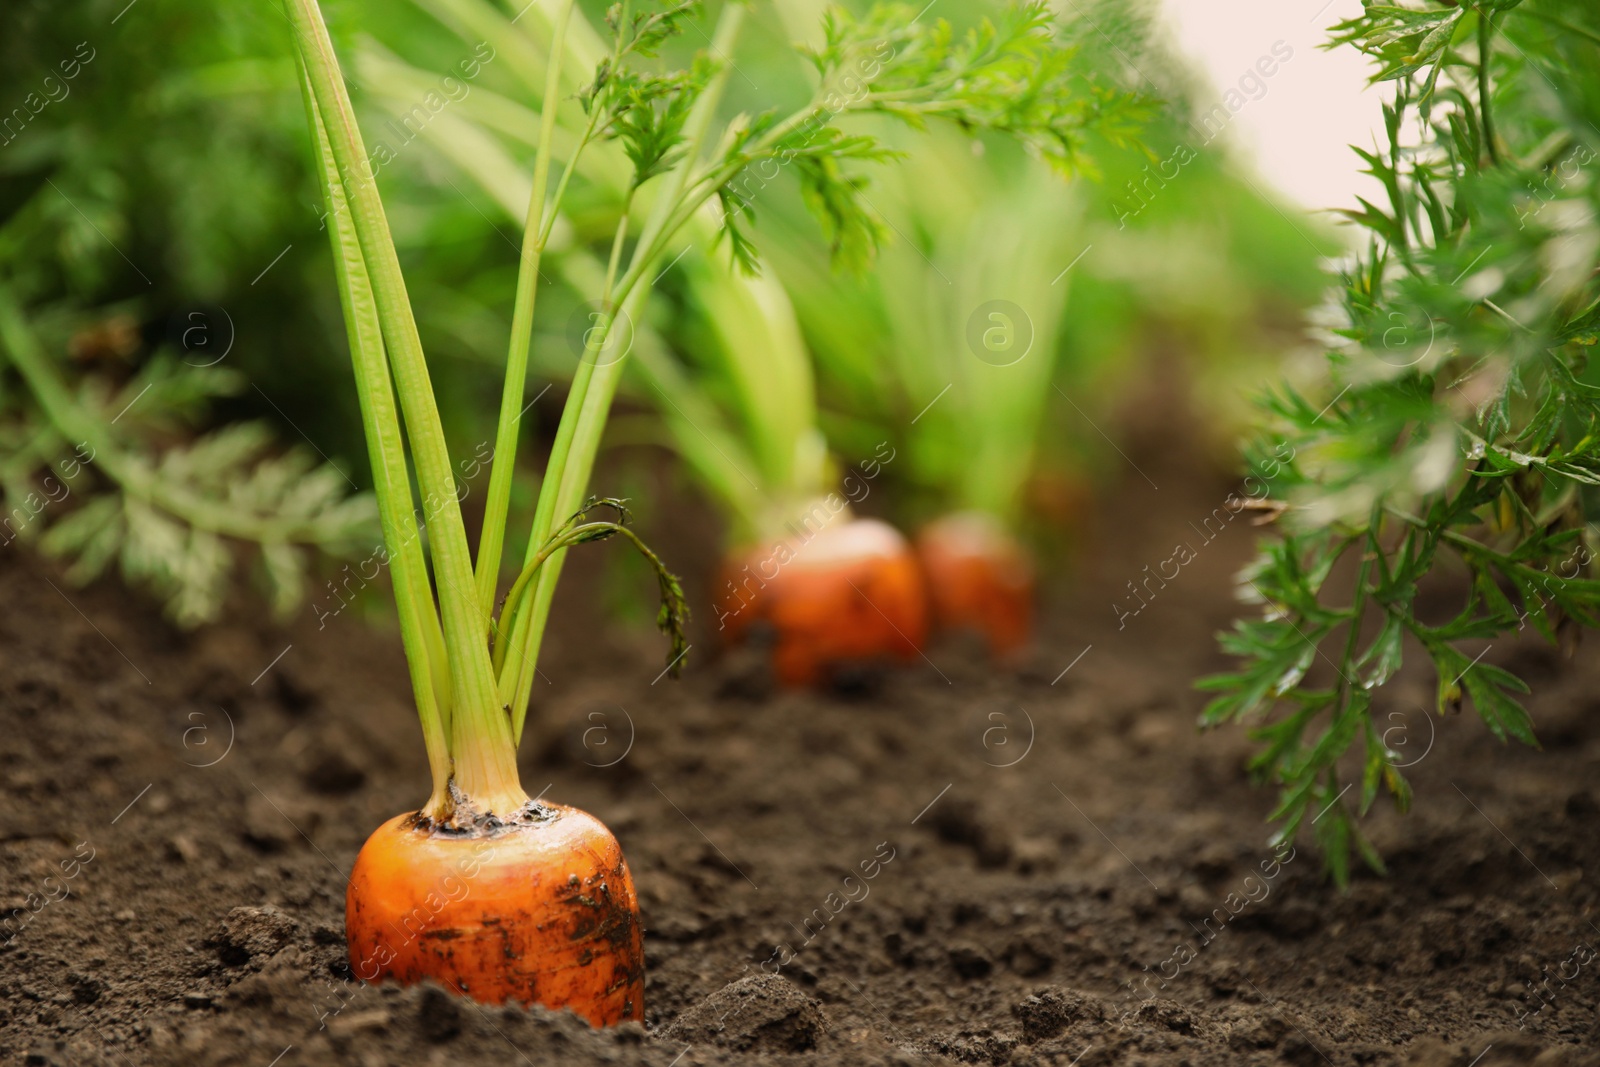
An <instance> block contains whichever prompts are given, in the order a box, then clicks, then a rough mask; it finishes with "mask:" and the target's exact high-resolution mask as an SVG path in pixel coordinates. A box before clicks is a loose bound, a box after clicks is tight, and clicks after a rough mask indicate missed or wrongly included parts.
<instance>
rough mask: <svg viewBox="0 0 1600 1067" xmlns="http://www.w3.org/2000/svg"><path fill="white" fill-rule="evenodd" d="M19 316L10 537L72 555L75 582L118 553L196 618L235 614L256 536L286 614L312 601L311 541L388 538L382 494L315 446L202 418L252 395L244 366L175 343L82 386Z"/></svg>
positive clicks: (6, 473) (8, 343)
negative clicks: (112, 377)
mask: <svg viewBox="0 0 1600 1067" xmlns="http://www.w3.org/2000/svg"><path fill="white" fill-rule="evenodd" d="M13 315H14V313H13V312H11V311H10V310H9V309H8V310H7V311H6V318H7V321H6V322H5V323H4V324H3V328H0V355H3V356H9V357H10V361H11V362H12V363H13V364H14V365H15V366H16V368H17V369H18V370H19V371H20V378H21V381H22V382H23V383H25V384H26V385H27V386H28V388H27V389H26V390H24V389H8V390H6V391H5V392H4V394H3V398H4V399H3V401H0V451H3V452H4V454H5V461H4V464H3V466H0V489H3V491H4V499H5V509H6V510H5V516H4V528H5V530H6V531H7V532H8V534H9V535H10V536H7V537H6V541H7V542H9V541H10V540H11V539H12V538H13V537H18V538H22V539H24V540H36V543H37V544H38V546H39V547H40V548H41V549H42V550H43V551H44V552H45V553H47V554H49V555H53V556H59V557H62V558H64V559H66V560H69V561H70V563H71V565H70V567H69V568H68V570H67V578H68V580H69V581H71V582H73V583H75V584H79V585H82V584H85V583H87V582H90V581H92V580H94V579H95V578H97V577H99V576H100V575H101V574H102V573H104V572H105V571H106V569H107V568H109V567H110V566H111V565H112V564H113V563H116V564H118V565H119V566H120V568H121V571H122V574H123V575H124V577H125V578H127V579H128V581H129V582H131V583H133V584H135V585H140V586H144V587H146V588H148V589H150V590H151V591H153V592H154V593H155V594H156V595H158V596H159V597H160V598H161V599H162V600H163V601H164V603H165V605H166V609H167V613H168V615H169V616H170V617H171V618H172V619H173V621H174V622H176V623H177V624H178V625H180V626H185V627H188V626H195V625H198V624H200V623H203V622H207V621H209V620H211V619H214V618H215V617H216V616H217V614H218V612H219V611H220V609H221V607H222V605H223V603H224V601H225V599H226V597H227V594H228V592H229V579H230V577H231V576H232V574H233V571H234V569H235V560H236V558H237V553H236V551H235V549H234V547H233V544H235V543H239V542H244V543H248V544H250V545H252V546H253V547H254V548H255V549H256V550H257V553H256V554H257V556H258V561H259V576H260V578H261V580H262V583H263V585H264V587H265V589H266V592H267V594H268V596H269V599H270V601H271V603H272V605H273V607H274V608H275V610H276V611H277V612H278V613H279V614H280V615H285V616H286V615H288V614H290V613H292V612H293V611H294V610H295V609H296V608H298V607H299V606H300V604H301V602H302V598H303V594H304V587H305V584H306V577H307V574H306V572H307V568H308V565H309V563H310V559H309V553H310V550H312V549H318V550H322V551H325V552H328V553H331V554H334V555H340V556H349V555H352V554H354V553H358V552H361V551H364V550H370V548H371V546H372V544H373V543H375V542H376V541H377V539H378V528H377V523H376V512H375V511H374V509H373V506H372V500H371V497H370V496H368V495H365V494H354V493H352V491H351V487H350V485H349V483H348V482H347V480H346V478H345V476H344V475H343V474H342V473H340V472H339V471H338V470H337V469H336V468H334V467H333V466H331V465H329V464H327V463H324V462H322V461H320V460H319V459H318V458H317V457H315V456H314V455H312V454H311V453H310V452H309V450H305V449H290V450H284V449H283V448H281V447H280V446H278V445H277V444H276V442H275V434H274V433H273V431H272V429H271V427H270V426H268V425H267V424H265V423H262V422H236V423H230V424H225V425H223V426H222V427H220V428H219V429H215V430H212V431H209V432H205V431H203V430H202V426H203V421H204V417H205V415H206V414H208V408H209V401H211V400H213V399H217V398H224V397H230V396H234V395H237V394H238V393H239V392H241V391H242V390H243V388H244V384H245V383H244V379H243V378H242V376H240V375H238V374H237V373H235V372H233V371H231V370H228V369H225V368H222V367H196V366H190V365H187V364H184V363H182V362H181V361H179V360H178V359H176V358H175V357H173V356H172V355H170V354H162V355H158V356H157V357H155V358H154V359H152V360H150V361H149V362H148V363H146V364H145V366H144V367H143V368H142V369H141V370H140V371H139V372H138V373H136V374H135V375H134V376H133V377H132V378H131V379H130V380H128V381H127V382H126V383H125V384H123V385H122V386H121V387H120V388H113V387H111V385H110V383H109V381H108V380H107V378H106V377H105V376H104V375H103V374H90V373H85V374H83V375H82V376H81V380H80V381H79V382H78V384H77V387H76V390H75V392H71V391H69V390H68V389H67V388H66V387H65V386H64V385H63V384H62V383H61V382H60V380H59V374H58V371H57V370H56V369H55V368H53V367H51V366H49V365H48V364H47V363H45V362H44V360H43V356H42V352H41V351H40V350H39V349H38V348H37V346H36V342H35V341H34V340H33V338H32V337H31V335H30V333H29V332H28V328H27V327H26V326H24V325H23V324H22V323H21V322H20V320H18V319H16V318H14V317H13Z"/></svg>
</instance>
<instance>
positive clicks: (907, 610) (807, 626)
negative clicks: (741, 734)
mask: <svg viewBox="0 0 1600 1067" xmlns="http://www.w3.org/2000/svg"><path fill="white" fill-rule="evenodd" d="M719 587H720V593H719V596H718V603H717V614H718V617H719V618H720V619H721V622H722V626H723V630H724V636H725V637H726V639H727V640H728V641H729V642H730V643H737V642H738V641H739V640H741V639H742V638H743V637H744V636H745V635H746V634H747V632H748V630H749V628H750V627H751V625H752V624H754V623H756V622H764V623H766V624H768V625H770V626H771V627H772V629H773V630H774V631H775V634H776V644H775V646H774V648H773V669H774V672H775V673H776V675H777V677H778V680H779V681H781V682H783V683H784V684H785V685H795V686H800V685H810V684H813V683H815V682H818V681H821V680H822V679H823V678H824V677H825V676H826V675H827V673H828V671H829V670H830V669H832V668H835V667H838V666H842V665H846V664H855V663H868V662H873V661H878V660H885V659H888V660H902V661H904V660H912V659H915V658H916V656H917V653H918V651H919V650H920V649H921V647H922V642H923V639H924V638H925V637H926V635H927V628H928V621H927V601H926V595H925V594H924V592H923V588H922V576H921V574H920V573H919V572H918V570H917V563H916V559H915V557H914V556H913V555H912V553H911V550H910V547H909V546H908V545H907V544H906V541H905V538H903V537H901V536H900V534H899V532H897V531H896V530H895V529H894V528H893V527H892V526H889V525H888V524H887V523H883V522H879V521H878V520H876V519H856V520H852V521H848V522H844V523H840V524H838V525H834V526H828V527H825V528H823V529H821V530H819V531H817V532H816V533H815V534H814V535H811V536H810V537H809V538H794V539H791V540H788V541H783V542H779V543H777V544H774V545H770V546H767V547H765V548H761V549H756V550H753V551H747V552H744V553H740V554H737V555H735V556H733V557H732V558H731V559H730V560H729V562H728V563H727V564H726V565H725V566H724V569H723V574H722V580H721V581H720V582H719Z"/></svg>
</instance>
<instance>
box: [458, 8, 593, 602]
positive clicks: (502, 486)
mask: <svg viewBox="0 0 1600 1067" xmlns="http://www.w3.org/2000/svg"><path fill="white" fill-rule="evenodd" d="M572 6H573V0H564V2H563V3H562V4H561V7H560V10H559V12H558V13H557V15H556V24H555V32H554V34H553V36H552V40H551V43H550V65H549V69H548V71H547V72H546V76H545V91H544V99H543V101H542V103H541V104H540V109H541V114H540V122H539V146H538V148H537V149H536V150H535V154H534V163H533V191H532V192H531V193H530V194H529V195H528V218H527V224H526V225H525V226H524V227H523V232H522V252H521V259H520V262H519V264H518V266H517V297H516V304H515V307H514V308H513V310H512V313H511V348H510V351H508V352H507V353H506V378H505V387H504V388H503V389H502V391H501V394H500V423H499V426H498V428H497V430H496V432H495V441H494V456H493V458H492V459H491V460H490V470H489V492H488V496H487V497H486V498H485V502H484V511H483V527H482V530H481V532H480V533H479V535H478V562H477V570H476V582H477V592H478V603H479V606H480V607H481V608H482V609H483V611H484V613H485V614H486V615H487V614H488V613H490V612H492V611H493V610H494V594H495V587H496V585H497V584H498V580H499V577H500V553H501V551H502V549H503V548H504V546H505V537H506V514H507V512H508V511H509V510H510V507H511V476H512V474H513V472H514V471H515V469H516V460H517V435H518V430H519V429H520V428H521V425H522V412H523V411H524V410H525V408H524V404H523V391H524V387H525V385H526V383H527V378H528V347H529V345H530V344H531V343H532V339H533V312H534V304H535V302H536V299H537V297H538V291H539V260H540V258H541V256H543V254H544V243H545V235H546V233H547V232H548V231H547V230H546V229H545V227H544V197H545V187H546V185H548V184H549V179H550V155H551V144H552V142H553V141H554V139H555V132H556V112H557V110H558V107H557V105H558V103H559V101H560V98H561V60H562V58H563V57H564V56H565V55H566V37H567V24H568V23H569V22H570V21H571V18H572ZM569 168H570V163H569ZM550 214H551V215H552V216H554V214H555V211H554V209H552V210H551V212H550Z"/></svg>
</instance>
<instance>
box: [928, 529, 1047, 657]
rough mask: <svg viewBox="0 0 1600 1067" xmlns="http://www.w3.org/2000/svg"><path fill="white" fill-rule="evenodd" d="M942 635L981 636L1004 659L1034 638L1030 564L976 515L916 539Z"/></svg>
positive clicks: (1022, 552)
mask: <svg viewBox="0 0 1600 1067" xmlns="http://www.w3.org/2000/svg"><path fill="white" fill-rule="evenodd" d="M917 556H918V558H919V559H920V561H921V563H922V569H923V572H924V573H925V574H926V575H927V579H928V594H929V597H930V599H931V600H932V601H933V614H934V619H935V621H936V622H937V624H938V625H939V627H940V628H941V629H945V630H972V631H976V632H977V633H979V634H981V635H982V636H983V637H984V638H985V639H986V640H987V641H988V644H989V650H990V652H991V653H992V654H993V655H994V656H996V657H998V658H1003V657H1006V656H1009V655H1013V654H1015V653H1016V652H1017V651H1019V650H1020V649H1022V648H1023V647H1024V646H1026V645H1027V643H1028V641H1029V640H1030V638H1031V637H1032V635H1033V589H1034V577H1033V561H1032V559H1031V557H1030V556H1029V554H1028V550H1027V549H1025V548H1023V547H1022V545H1020V544H1019V543H1018V542H1017V540H1016V539H1015V538H1014V537H1012V536H1011V535H1010V534H1009V533H1007V532H1006V530H1005V528H1004V527H1003V526H1001V524H1000V522H999V521H998V520H996V519H994V518H992V517H991V516H989V515H985V514H983V513H981V512H975V511H965V512H957V513H955V514H953V515H946V516H945V517H944V518H941V519H938V520H936V521H934V522H932V523H929V524H928V525H927V526H925V527H923V529H922V531H921V532H920V533H919V534H918V535H917Z"/></svg>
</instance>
